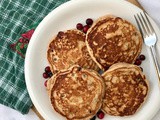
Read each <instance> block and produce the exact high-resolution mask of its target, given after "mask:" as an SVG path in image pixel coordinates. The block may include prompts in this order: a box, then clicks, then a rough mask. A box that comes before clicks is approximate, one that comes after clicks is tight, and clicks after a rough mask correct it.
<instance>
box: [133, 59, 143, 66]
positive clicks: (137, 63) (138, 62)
mask: <svg viewBox="0 0 160 120" xmlns="http://www.w3.org/2000/svg"><path fill="white" fill-rule="evenodd" d="M141 63H142V61H141V60H139V59H137V60H136V61H135V63H134V64H135V65H140V64H141Z"/></svg>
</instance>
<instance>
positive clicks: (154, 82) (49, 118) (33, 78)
mask: <svg viewBox="0 0 160 120" xmlns="http://www.w3.org/2000/svg"><path fill="white" fill-rule="evenodd" d="M138 12H141V9H139V8H138V7H136V6H134V5H132V4H130V3H128V2H126V1H123V0H72V1H70V2H67V3H65V4H63V5H61V6H59V7H58V8H56V9H55V10H53V11H52V12H51V13H49V14H48V15H47V16H46V17H45V18H44V20H43V21H42V22H41V23H40V24H39V26H38V27H37V29H36V30H35V33H34V34H33V37H32V38H31V41H30V43H29V46H28V49H27V54H26V59H25V78H26V84H27V88H28V92H29V95H30V97H31V99H32V101H33V104H34V105H35V107H36V108H37V110H38V111H39V112H40V114H41V115H42V116H43V117H44V118H45V119H46V120H62V119H65V118H63V117H62V116H61V115H59V114H58V113H56V112H55V111H54V110H53V109H52V107H51V104H50V102H49V98H48V95H47V92H46V88H45V87H44V81H45V80H44V78H43V77H42V73H43V72H44V68H45V66H47V65H49V64H48V62H47V58H46V51H47V47H48V44H49V42H50V41H51V40H52V38H53V36H54V35H55V34H57V32H58V31H61V30H67V29H71V28H75V26H76V24H77V23H78V22H81V23H85V20H86V18H93V19H96V18H98V17H100V16H103V15H106V14H113V15H116V16H120V17H122V18H124V19H126V20H128V21H130V22H131V23H133V24H134V25H136V22H135V20H134V17H133V15H134V14H135V13H138ZM151 22H152V23H153V25H154V28H155V30H156V32H157V34H158V37H159V38H160V31H159V30H158V27H157V26H156V24H155V23H154V22H153V20H151ZM158 42H160V41H158ZM158 44H160V43H158ZM157 49H158V51H160V48H158V47H157ZM142 53H143V54H145V56H146V60H145V61H144V62H143V63H142V67H143V68H144V73H145V74H146V76H147V79H148V80H149V84H150V91H149V96H148V98H147V100H146V102H145V103H144V104H143V106H142V108H141V109H140V110H139V111H138V112H137V113H136V114H134V115H132V116H129V117H115V116H109V115H106V116H105V118H104V120H105V119H106V120H151V119H152V118H153V116H154V115H155V114H156V113H157V111H158V110H159V108H160V90H159V86H158V79H157V76H156V73H155V68H154V65H153V61H152V59H151V54H150V52H149V49H148V48H147V47H146V46H145V45H143V50H142Z"/></svg>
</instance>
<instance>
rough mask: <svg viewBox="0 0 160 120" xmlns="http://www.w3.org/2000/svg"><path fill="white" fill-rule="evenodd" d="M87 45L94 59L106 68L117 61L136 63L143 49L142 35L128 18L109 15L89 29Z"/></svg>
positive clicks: (101, 66)
mask: <svg viewBox="0 0 160 120" xmlns="http://www.w3.org/2000/svg"><path fill="white" fill-rule="evenodd" d="M86 45H87V49H88V51H89V54H90V55H91V57H92V59H93V60H94V61H95V62H96V63H97V65H98V66H99V67H100V68H101V69H103V70H106V69H107V68H108V67H109V66H111V65H113V64H114V63H117V62H127V63H134V61H135V60H136V58H137V57H138V55H139V54H140V52H141V49H142V37H141V35H140V32H139V31H138V30H137V29H136V27H135V26H133V25H132V24H131V23H130V22H128V21H127V20H124V19H122V18H120V17H115V16H111V15H108V16H103V17H101V18H99V19H98V20H96V21H95V23H94V24H93V25H92V26H91V28H90V29H89V30H88V32H87V35H86Z"/></svg>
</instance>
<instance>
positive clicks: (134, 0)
mask: <svg viewBox="0 0 160 120" xmlns="http://www.w3.org/2000/svg"><path fill="white" fill-rule="evenodd" d="M127 1H129V2H131V3H132V4H134V5H136V6H138V7H140V8H141V9H143V8H142V6H141V5H140V4H139V3H138V2H137V0H127ZM32 110H33V111H34V112H35V113H36V114H37V116H38V117H39V118H40V120H45V119H44V118H43V117H42V116H41V115H40V113H39V112H38V111H37V109H36V108H35V106H33V107H32Z"/></svg>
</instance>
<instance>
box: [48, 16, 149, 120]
mask: <svg viewBox="0 0 160 120" xmlns="http://www.w3.org/2000/svg"><path fill="white" fill-rule="evenodd" d="M141 49H142V37H141V35H140V33H139V31H138V30H137V29H136V28H135V27H134V26H133V25H132V24H131V23H130V22H128V21H126V20H124V19H122V18H120V17H115V16H111V15H107V16H103V17H101V18H99V19H97V20H96V21H95V22H94V24H93V25H92V26H91V27H90V28H89V30H88V31H87V34H84V33H83V32H81V31H79V30H75V29H71V30H67V31H60V32H59V33H58V34H57V35H56V36H55V37H54V38H53V40H52V41H51V42H50V44H49V48H48V51H47V59H48V61H49V63H50V66H51V71H52V72H53V73H54V75H53V76H52V78H50V79H49V80H48V82H47V90H48V94H49V98H50V101H51V104H52V107H53V108H54V109H55V111H57V112H58V113H59V114H61V115H62V116H64V117H66V118H67V119H68V120H89V119H90V118H92V117H93V116H94V115H95V114H96V113H97V112H98V110H99V109H101V110H102V111H104V112H105V113H106V114H110V115H114V116H129V115H133V114H134V113H135V112H136V111H137V110H138V109H139V108H140V106H141V105H142V103H144V101H145V99H146V96H147V94H148V89H149V86H148V81H147V80H146V77H145V75H144V74H143V73H142V71H141V69H140V68H139V67H138V66H136V65H133V63H134V62H135V60H136V58H137V57H138V55H139V54H140V52H141ZM108 68H109V69H108ZM99 70H103V74H101V75H100V74H99V73H98V72H99Z"/></svg>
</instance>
